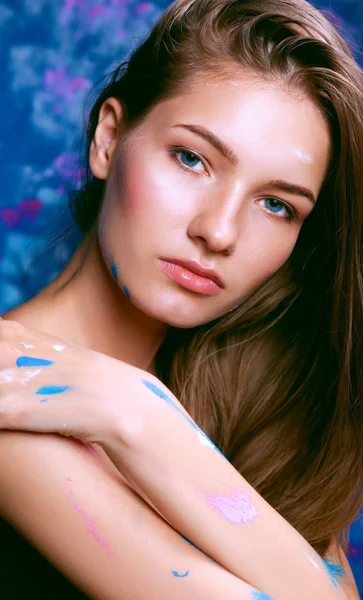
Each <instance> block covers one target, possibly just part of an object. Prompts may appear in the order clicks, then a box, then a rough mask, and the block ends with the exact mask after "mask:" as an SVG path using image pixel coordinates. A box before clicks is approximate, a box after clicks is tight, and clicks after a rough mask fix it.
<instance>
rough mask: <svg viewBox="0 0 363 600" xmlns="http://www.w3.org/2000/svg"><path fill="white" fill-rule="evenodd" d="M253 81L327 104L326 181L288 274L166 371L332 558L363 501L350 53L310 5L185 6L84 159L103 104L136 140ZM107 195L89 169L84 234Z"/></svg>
mask: <svg viewBox="0 0 363 600" xmlns="http://www.w3.org/2000/svg"><path fill="white" fill-rule="evenodd" d="M246 68H247V69H249V70H250V71H253V72H254V73H256V74H258V75H260V76H261V77H263V78H266V79H268V80H273V81H276V82H277V83H279V84H280V85H283V86H284V87H285V88H286V89H291V90H294V91H295V90H297V91H300V92H302V93H303V94H305V95H308V97H309V98H311V99H312V100H313V101H314V102H315V103H316V104H317V106H318V107H319V108H320V110H321V112H322V114H323V115H324V116H325V118H326V120H327V122H328V123H329V126H330V131H331V138H332V156H331V163H330V168H329V173H328V175H327V177H326V180H325V183H324V185H323V189H322V191H321V193H320V196H319V199H318V202H317V205H316V207H315V208H314V210H313V212H312V214H311V215H310V216H309V217H308V219H307V220H306V221H305V223H304V225H303V227H302V230H301V233H300V236H299V239H298V241H297V244H296V247H295V249H294V251H293V253H292V255H291V257H290V259H289V260H288V262H287V263H286V264H285V265H284V267H282V268H281V269H280V270H279V271H278V272H277V273H276V274H275V275H274V276H273V277H272V278H270V279H269V280H268V281H267V282H265V283H264V284H263V285H262V286H261V287H260V288H259V289H258V290H256V291H255V292H254V293H253V294H252V295H251V296H250V297H249V298H248V299H247V300H245V301H244V302H243V303H242V304H241V305H240V306H239V307H238V308H236V309H235V310H234V311H232V312H230V313H228V314H227V315H225V316H223V317H221V318H219V319H217V320H216V321H214V322H212V323H208V324H206V325H203V326H201V327H197V328H195V329H189V330H176V329H171V330H170V332H169V334H168V336H167V338H166V339H165V341H164V343H163V345H162V346H161V348H160V350H159V352H158V355H157V357H156V364H157V369H158V373H159V376H160V377H161V378H162V379H163V381H164V382H165V383H166V385H168V386H169V387H170V388H171V390H172V391H173V392H174V393H175V394H176V395H177V397H178V398H180V400H181V402H182V403H183V404H184V406H185V407H186V409H187V410H188V411H189V413H190V414H191V415H192V416H193V418H194V419H195V420H196V421H197V423H198V424H199V425H200V427H201V428H202V429H203V430H204V431H205V432H206V433H207V434H208V435H209V436H210V437H211V438H212V439H213V441H214V442H215V443H216V444H217V445H218V446H219V447H220V448H221V450H222V451H223V452H224V454H225V455H226V456H227V457H228V459H229V460H230V461H231V462H232V463H233V465H234V466H235V467H236V469H237V470H238V471H239V472H240V473H241V474H242V475H243V477H245V478H246V479H247V481H248V482H249V483H250V484H251V485H252V486H253V487H254V488H255V489H256V490H257V491H258V492H259V493H260V494H261V495H262V496H263V497H264V498H265V499H266V500H267V501H268V502H269V503H270V504H271V505H272V506H273V507H274V508H275V509H276V510H277V511H278V512H279V513H280V514H281V515H282V516H283V517H285V519H287V521H289V522H290V523H291V524H292V525H293V526H294V527H295V528H296V529H297V530H298V531H299V532H300V533H301V534H302V535H303V536H304V537H305V538H306V540H308V541H309V542H310V544H312V545H313V546H314V547H315V549H316V550H317V551H318V552H319V553H320V554H324V552H325V551H326V550H327V548H328V546H329V544H330V542H331V540H332V538H333V537H337V538H338V539H339V541H340V543H341V544H342V545H343V546H344V547H346V537H347V536H346V531H347V527H348V526H349V525H350V523H351V522H352V520H353V519H354V517H355V516H356V515H357V513H358V510H359V508H360V506H361V504H362V499H363V491H362V486H361V478H362V473H363V414H362V402H361V369H362V366H361V362H362V360H363V349H362V343H361V341H360V340H361V337H363V319H362V291H363V289H362V266H361V257H362V244H361V239H362V223H363V87H362V73H361V71H360V69H359V67H358V66H357V64H356V63H355V61H354V59H353V58H352V55H351V53H350V51H349V49H348V48H347V46H346V44H345V42H344V41H343V40H342V38H341V37H340V36H339V34H338V33H337V31H336V30H335V29H334V27H333V26H332V25H331V24H330V23H329V22H328V20H327V19H326V18H325V17H324V16H323V14H322V13H320V12H319V11H317V10H316V9H315V8H313V7H312V6H311V5H310V4H308V3H307V2H305V0H239V1H238V0H236V1H231V0H179V1H177V2H175V3H174V4H173V5H172V6H171V7H169V9H168V10H167V11H166V12H165V13H164V15H163V17H162V19H161V20H160V21H159V22H158V23H157V24H156V25H155V27H154V28H153V30H152V31H151V33H150V35H149V36H148V37H147V39H146V40H145V41H144V42H143V43H142V44H141V45H140V46H139V48H138V49H137V50H136V51H135V52H134V53H133V55H132V56H131V58H130V60H128V61H127V62H125V63H122V64H121V65H120V66H119V67H118V68H117V69H115V70H114V71H113V72H112V73H111V75H110V76H109V79H108V81H107V84H106V86H105V88H104V89H103V91H102V92H101V94H100V95H99V97H98V99H97V101H96V103H95V105H94V107H93V109H92V111H91V114H90V119H89V125H88V136H87V148H86V155H88V150H89V147H90V143H91V141H92V139H93V136H94V132H95V129H96V126H97V122H98V114H99V110H100V107H101V105H102V103H103V102H104V100H105V99H106V98H108V97H110V96H114V97H116V98H119V99H120V100H121V101H122V102H123V105H124V107H125V111H126V116H127V125H128V126H129V127H130V129H131V128H132V127H134V126H135V125H137V124H138V123H140V121H141V120H142V119H143V118H144V117H145V116H146V114H147V113H148V112H149V111H150V109H151V108H152V107H153V106H155V104H156V103H157V102H159V101H160V100H162V99H165V98H166V97H170V96H172V95H175V94H178V93H181V91H182V90H185V86H186V84H188V83H189V82H190V81H191V80H192V79H193V78H195V77H196V78H197V77H198V75H200V73H201V72H206V73H210V74H212V75H213V76H216V77H218V76H223V74H225V73H226V72H233V73H236V71H238V70H241V69H246ZM103 191H104V182H103V181H100V180H97V179H96V178H94V177H93V176H92V173H91V172H90V170H89V168H88V170H87V171H86V180H85V183H84V186H83V189H82V190H81V191H80V192H77V193H75V194H74V196H73V198H72V200H73V203H72V208H73V214H74V216H75V218H76V221H77V222H78V224H79V226H80V227H81V229H82V230H83V231H87V230H88V229H89V228H90V227H91V225H92V224H93V223H94V221H95V219H96V217H97V214H98V211H99V207H100V204H101V202H102V196H103Z"/></svg>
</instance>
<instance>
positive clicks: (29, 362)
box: [16, 356, 54, 367]
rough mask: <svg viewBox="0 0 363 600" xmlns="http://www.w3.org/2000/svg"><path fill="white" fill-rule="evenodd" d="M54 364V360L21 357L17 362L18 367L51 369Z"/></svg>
mask: <svg viewBox="0 0 363 600" xmlns="http://www.w3.org/2000/svg"><path fill="white" fill-rule="evenodd" d="M53 364H54V363H53V361H52V360H45V359H44V358H33V357H32V356H19V358H17V360H16V366H17V367H49V365H53Z"/></svg>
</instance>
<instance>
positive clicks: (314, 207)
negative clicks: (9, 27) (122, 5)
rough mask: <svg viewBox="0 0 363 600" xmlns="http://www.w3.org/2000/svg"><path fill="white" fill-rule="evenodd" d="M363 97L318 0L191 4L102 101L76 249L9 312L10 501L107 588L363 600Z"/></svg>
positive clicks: (49, 543)
mask: <svg viewBox="0 0 363 600" xmlns="http://www.w3.org/2000/svg"><path fill="white" fill-rule="evenodd" d="M362 99H363V87H362V74H361V71H360V69H359V68H358V66H357V65H356V63H355V62H354V60H353V58H352V56H351V55H350V53H349V51H348V49H347V47H346V45H345V44H344V42H343V41H342V39H341V38H340V37H339V35H338V34H337V32H336V31H335V30H334V28H333V27H332V26H331V25H330V24H329V23H328V22H327V20H326V19H325V18H324V17H323V16H322V15H321V14H320V13H319V12H318V11H317V10H315V9H314V8H313V7H312V6H310V5H309V4H308V3H306V2H305V1H304V0H263V1H262V0H246V1H243V0H241V1H235V2H231V1H227V0H194V1H192V0H181V1H178V2H176V3H175V4H174V5H172V6H171V7H170V8H169V9H168V10H167V11H166V13H165V14H164V16H163V18H162V19H161V21H160V22H159V23H158V24H157V25H156V26H155V28H154V29H153V31H152V32H151V34H150V36H149V37H148V38H147V39H146V41H145V42H144V43H143V44H142V45H141V46H140V48H139V49H138V50H137V51H136V52H135V53H134V54H133V56H132V57H131V59H130V61H129V62H128V63H127V64H125V65H122V66H121V67H120V68H118V69H116V71H115V72H114V73H113V75H112V77H111V79H110V81H109V84H108V85H107V87H106V88H105V90H104V91H103V92H102V94H101V95H100V97H99V99H98V100H97V102H96V104H95V106H94V108H93V110H92V112H91V116H90V124H89V130H88V147H87V157H88V160H89V172H88V175H87V181H86V182H85V185H84V188H83V190H82V191H81V193H79V194H78V195H77V196H76V198H75V203H74V207H73V208H74V215H75V218H76V220H77V222H78V224H79V225H80V227H81V228H82V229H83V230H84V231H85V232H86V235H85V238H84V242H83V243H82V244H81V246H80V248H79V250H78V251H77V252H76V254H75V256H74V257H73V259H72V260H71V262H70V264H69V265H68V266H67V267H66V269H65V270H64V271H63V272H62V273H61V274H60V275H59V277H58V278H57V279H56V280H55V281H54V282H52V283H51V284H50V286H48V287H47V288H46V289H45V290H43V291H42V292H41V293H40V294H38V295H37V296H36V297H35V298H33V299H32V300H31V301H30V302H28V303H26V304H25V305H23V306H20V307H19V308H17V309H15V310H14V311H11V312H10V313H8V314H7V315H5V319H6V320H10V321H13V322H17V323H13V322H12V323H6V322H3V323H2V324H1V329H0V332H1V333H0V335H1V348H0V367H1V370H2V371H1V385H0V390H1V392H0V393H1V419H0V424H1V427H2V429H4V430H6V429H12V430H24V431H28V432H32V433H21V432H20V431H3V432H2V434H1V436H0V482H1V485H0V489H1V493H0V506H1V511H2V513H3V515H4V516H5V518H6V520H7V521H8V522H9V523H11V524H12V525H13V526H15V528H16V529H17V530H18V531H19V532H20V533H21V534H22V535H23V536H24V537H25V538H27V539H28V540H29V541H30V542H31V544H32V545H33V546H35V547H36V548H37V549H38V550H39V551H40V553H41V554H43V555H44V556H45V557H46V558H47V560H48V561H50V562H51V563H52V564H53V565H54V566H55V567H56V568H57V569H58V570H59V571H60V572H62V573H63V574H64V575H65V576H66V577H67V578H68V579H70V580H71V581H72V582H73V583H75V584H76V586H78V587H79V588H81V589H83V590H84V591H85V593H86V594H87V595H89V596H90V597H94V598H102V599H105V600H113V599H114V598H115V599H116V598H117V599H118V600H120V599H121V598H122V599H125V600H129V599H130V600H131V599H132V600H134V599H135V600H136V599H139V598H140V599H141V598H149V599H153V598H155V599H156V598H160V597H161V598H169V597H173V598H180V599H187V598H188V599H199V598H208V599H209V600H210V599H211V598H213V599H214V598H216V599H221V598H229V599H232V598H236V599H237V598H238V599H239V600H242V599H245V598H261V599H262V598H267V597H274V598H275V599H276V600H288V599H291V598H294V599H296V600H307V599H309V600H315V599H316V600H322V599H327V600H332V599H335V598H358V594H357V591H356V588H355V584H354V581H353V577H352V575H351V573H350V571H349V567H348V564H347V561H346V558H345V556H344V553H343V550H344V549H346V531H347V528H348V526H349V524H350V523H351V521H352V520H353V518H354V517H355V515H356V514H357V512H358V509H359V507H360V506H361V503H362V491H361V473H362V467H363V464H362V463H363V460H362V459H363V452H362V443H361V442H362V434H361V431H362V425H363V416H362V407H361V401H360V389H361V366H360V364H361V357H362V348H361V342H360V331H361V325H362V306H363V305H362V297H361V290H362V283H361V282H362V267H361V255H362V252H361V250H362V249H361V239H362V237H361V233H362V223H363V214H362V213H363V206H362V202H361V189H363V188H362V184H363V169H362V165H361V156H362V153H363V103H362ZM33 330H38V331H41V332H43V333H39V332H38V333H36V332H35V331H33ZM59 338H61V339H64V340H67V342H66V343H63V342H62V341H60V340H59ZM166 386H167V387H166ZM168 388H169V389H168ZM178 400H179V401H180V403H179V402H178ZM189 415H190V416H189ZM196 423H197V424H198V426H199V427H200V428H201V429H199V427H198V426H197V425H196ZM203 432H205V433H203ZM39 433H43V434H44V435H39ZM45 433H48V435H45ZM49 433H61V434H65V435H67V436H71V438H80V439H81V440H82V443H80V442H76V441H75V440H74V439H65V438H64V437H59V436H55V435H49ZM207 436H209V437H207ZM209 438H210V439H212V440H213V442H214V443H215V444H216V445H217V446H218V448H219V449H220V451H221V452H222V453H223V454H224V455H225V457H226V458H227V459H228V461H230V462H228V461H226V460H225V458H224V457H223V456H221V454H220V452H218V451H217V450H216V448H215V446H213V444H212V443H211V442H210V439H209ZM89 442H94V443H95V444H98V445H97V447H96V446H95V445H92V444H91V445H89ZM232 465H233V467H234V468H233V467H232ZM135 491H136V493H135ZM4 531H5V533H4V535H6V536H7V538H6V539H7V543H8V544H9V545H12V547H13V548H14V554H15V552H17V555H16V558H15V556H14V561H15V560H16V567H17V569H18V575H17V577H18V581H15V578H14V580H12V581H11V582H10V587H11V592H10V595H9V593H8V596H7V597H8V598H16V599H17V600H18V599H20V598H22V597H23V596H22V595H21V594H22V592H21V589H20V587H19V586H21V580H22V569H26V568H27V566H28V565H27V563H26V562H24V561H33V562H31V563H30V564H31V565H32V566H31V570H32V575H33V579H28V580H27V584H26V585H27V589H26V590H24V597H25V594H26V597H27V598H29V595H30V597H32V596H33V597H34V598H35V597H36V598H41V597H43V596H44V597H45V595H47V597H49V595H51V597H56V595H57V593H58V595H59V594H60V591H61V586H62V585H66V584H65V582H63V581H62V580H61V579H60V578H57V574H56V571H55V570H54V571H51V570H50V567H49V568H48V569H49V570H48V571H47V567H46V566H45V564H46V563H44V564H43V563H41V562H40V559H39V562H36V561H37V560H38V558H36V559H35V558H34V556H35V554H33V555H32V552H31V551H30V550H29V548H28V549H27V550H26V551H28V550H29V554H28V555H27V558H26V559H24V560H23V561H21V560H20V558H19V552H20V549H21V544H22V543H23V542H22V540H21V538H20V537H19V538H17V537H16V534H15V531H14V530H13V529H11V528H6V526H5V525H4ZM180 534H182V536H184V539H183V537H181V535H180ZM3 539H4V538H3ZM186 540H189V541H190V542H191V543H192V544H193V545H194V546H196V547H197V548H199V549H200V550H201V551H202V552H200V551H198V550H197V549H196V548H195V547H193V546H192V545H191V544H188V543H187V541H186ZM17 548H19V550H17ZM24 552H25V550H24ZM34 553H35V551H34ZM206 555H207V556H206ZM9 556H10V555H9V554H7V558H8V559H9ZM37 556H38V555H37ZM208 556H209V557H211V558H212V559H213V560H211V559H210V558H208ZM10 558H11V557H10ZM322 558H324V560H322ZM2 560H3V559H2ZM9 562H11V560H10V561H8V566H7V567H6V568H7V569H10V568H11V565H10V564H9ZM2 566H3V568H4V563H3V565H2ZM45 574H46V575H45ZM44 577H49V578H48V579H47V584H46V585H45V586H44V588H43V589H42V588H41V586H42V581H43V578H44ZM23 579H24V578H23ZM17 585H18V587H17ZM63 589H64V590H65V591H64V592H62V593H64V595H66V597H67V598H71V597H72V594H73V593H74V594H76V591H75V590H74V592H72V591H71V589H70V588H69V589H68V588H63ZM42 594H43V595H42ZM75 597H76V596H75Z"/></svg>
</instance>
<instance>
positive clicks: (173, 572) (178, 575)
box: [172, 569, 190, 579]
mask: <svg viewBox="0 0 363 600" xmlns="http://www.w3.org/2000/svg"><path fill="white" fill-rule="evenodd" d="M189 571H190V569H188V570H187V571H186V572H185V573H178V571H172V574H173V575H174V577H179V579H183V578H184V577H188V575H189Z"/></svg>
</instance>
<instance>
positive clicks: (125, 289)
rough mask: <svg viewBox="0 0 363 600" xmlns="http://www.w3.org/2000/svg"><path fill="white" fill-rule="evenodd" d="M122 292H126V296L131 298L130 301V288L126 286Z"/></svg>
mask: <svg viewBox="0 0 363 600" xmlns="http://www.w3.org/2000/svg"><path fill="white" fill-rule="evenodd" d="M122 290H123V292H124V294H125V296H126V297H127V298H129V299H130V292H129V288H127V287H126V286H125V285H124V287H123V288H122Z"/></svg>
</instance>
